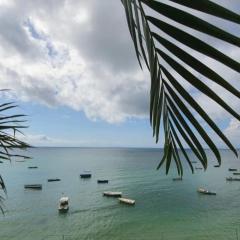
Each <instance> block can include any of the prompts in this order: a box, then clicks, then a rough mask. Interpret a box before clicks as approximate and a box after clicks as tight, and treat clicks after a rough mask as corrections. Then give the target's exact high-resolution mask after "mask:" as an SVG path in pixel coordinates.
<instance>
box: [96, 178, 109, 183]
mask: <svg viewBox="0 0 240 240" xmlns="http://www.w3.org/2000/svg"><path fill="white" fill-rule="evenodd" d="M97 183H108V180H105V179H102V180H97Z"/></svg>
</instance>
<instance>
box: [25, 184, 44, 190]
mask: <svg viewBox="0 0 240 240" xmlns="http://www.w3.org/2000/svg"><path fill="white" fill-rule="evenodd" d="M24 188H26V189H34V190H41V189H42V184H25V185H24Z"/></svg>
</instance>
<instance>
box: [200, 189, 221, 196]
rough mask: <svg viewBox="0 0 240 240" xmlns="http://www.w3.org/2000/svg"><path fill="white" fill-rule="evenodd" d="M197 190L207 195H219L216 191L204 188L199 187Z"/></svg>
mask: <svg viewBox="0 0 240 240" xmlns="http://www.w3.org/2000/svg"><path fill="white" fill-rule="evenodd" d="M197 192H199V193H202V194H206V195H217V194H216V193H215V192H210V191H208V190H206V189H204V188H199V189H198V190H197Z"/></svg>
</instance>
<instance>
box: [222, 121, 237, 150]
mask: <svg viewBox="0 0 240 240" xmlns="http://www.w3.org/2000/svg"><path fill="white" fill-rule="evenodd" d="M224 133H225V134H226V136H227V137H228V138H229V139H230V140H231V141H232V142H233V143H234V144H235V146H238V147H239V146H240V144H239V139H240V122H239V121H237V120H236V119H231V121H230V122H229V125H228V127H227V128H226V129H225V131H224Z"/></svg>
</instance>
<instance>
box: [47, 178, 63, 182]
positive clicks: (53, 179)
mask: <svg viewBox="0 0 240 240" xmlns="http://www.w3.org/2000/svg"><path fill="white" fill-rule="evenodd" d="M59 181H61V179H60V178H49V179H48V182H59Z"/></svg>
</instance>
